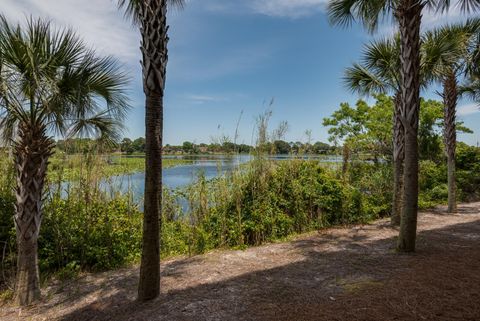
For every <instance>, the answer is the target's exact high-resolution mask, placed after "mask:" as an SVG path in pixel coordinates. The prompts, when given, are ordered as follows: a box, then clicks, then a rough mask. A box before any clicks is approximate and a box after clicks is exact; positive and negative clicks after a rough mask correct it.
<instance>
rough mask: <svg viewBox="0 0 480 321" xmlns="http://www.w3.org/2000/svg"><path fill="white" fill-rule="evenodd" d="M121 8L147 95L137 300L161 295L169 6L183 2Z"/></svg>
mask: <svg viewBox="0 0 480 321" xmlns="http://www.w3.org/2000/svg"><path fill="white" fill-rule="evenodd" d="M118 5H119V7H120V8H124V9H125V10H126V15H127V16H130V17H132V19H133V21H134V23H135V24H136V25H138V26H139V27H140V33H141V36H142V42H141V48H140V49H141V52H142V66H143V91H144V93H145V98H146V101H145V110H146V112H145V140H146V144H145V150H146V155H145V165H146V166H145V169H146V170H145V196H144V216H143V240H142V245H143V246H142V261H141V265H140V282H139V285H138V299H139V300H140V301H146V300H151V299H154V298H156V297H157V296H158V295H159V294H160V231H161V211H162V141H163V95H164V91H165V77H166V72H167V61H168V48H167V44H168V35H167V31H168V26H167V5H173V6H176V7H182V6H183V5H184V1H183V0H118Z"/></svg>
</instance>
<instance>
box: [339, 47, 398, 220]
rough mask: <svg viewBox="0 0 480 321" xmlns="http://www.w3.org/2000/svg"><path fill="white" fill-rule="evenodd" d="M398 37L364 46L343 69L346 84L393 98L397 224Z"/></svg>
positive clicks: (394, 213)
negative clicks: (358, 56)
mask: <svg viewBox="0 0 480 321" xmlns="http://www.w3.org/2000/svg"><path fill="white" fill-rule="evenodd" d="M399 56H400V41H399V38H398V37H395V38H393V39H384V40H379V41H374V42H372V43H370V44H368V45H367V46H366V47H365V50H364V52H363V56H362V63H361V64H358V63H355V64H354V65H353V66H352V67H349V68H347V69H346V71H345V76H344V82H345V84H346V86H347V87H348V88H349V89H350V90H352V91H354V92H357V93H359V94H361V95H372V94H375V93H390V94H392V95H393V100H394V113H393V114H394V119H393V168H394V175H393V176H394V179H393V202H392V217H391V224H392V225H394V226H398V225H400V217H401V211H402V199H403V157H404V143H405V142H404V130H403V125H402V120H401V117H400V112H401V97H400V96H401V83H400V74H399V69H400V58H399Z"/></svg>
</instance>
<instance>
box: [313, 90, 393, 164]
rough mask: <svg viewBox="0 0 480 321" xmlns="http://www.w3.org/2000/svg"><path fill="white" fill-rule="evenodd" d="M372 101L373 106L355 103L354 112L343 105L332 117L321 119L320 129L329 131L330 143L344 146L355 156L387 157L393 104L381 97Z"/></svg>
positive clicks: (385, 97)
mask: <svg viewBox="0 0 480 321" xmlns="http://www.w3.org/2000/svg"><path fill="white" fill-rule="evenodd" d="M375 98H376V103H375V105H373V106H369V105H368V104H367V103H366V102H365V101H363V100H358V101H357V103H356V105H355V108H352V107H350V105H349V104H347V103H342V104H340V108H339V109H338V110H337V111H335V112H334V113H333V114H332V116H331V117H328V118H324V119H323V126H327V127H330V128H329V130H328V133H329V134H330V137H329V141H331V142H333V143H335V145H337V144H339V143H343V144H345V145H347V146H348V147H349V149H352V150H354V151H355V152H363V153H369V154H372V155H374V156H375V157H390V155H391V153H392V146H391V145H392V143H391V141H392V129H391V128H392V126H393V125H392V119H393V101H392V99H391V98H390V97H388V96H386V95H383V94H382V95H376V96H375Z"/></svg>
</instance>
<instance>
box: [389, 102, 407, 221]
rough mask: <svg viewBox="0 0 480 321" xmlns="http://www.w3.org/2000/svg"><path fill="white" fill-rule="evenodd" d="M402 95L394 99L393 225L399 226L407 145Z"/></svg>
mask: <svg viewBox="0 0 480 321" xmlns="http://www.w3.org/2000/svg"><path fill="white" fill-rule="evenodd" d="M401 103H402V98H401V93H397V94H396V95H395V97H394V105H395V106H394V108H395V110H394V113H393V117H394V119H393V204H392V217H391V224H392V225H393V226H399V225H400V221H401V216H402V208H403V159H404V145H405V130H404V128H403V124H402V117H401V106H402V105H401Z"/></svg>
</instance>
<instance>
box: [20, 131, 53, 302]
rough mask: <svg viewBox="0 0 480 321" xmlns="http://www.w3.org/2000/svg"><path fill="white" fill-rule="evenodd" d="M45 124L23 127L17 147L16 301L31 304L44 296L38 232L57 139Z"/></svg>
mask: <svg viewBox="0 0 480 321" xmlns="http://www.w3.org/2000/svg"><path fill="white" fill-rule="evenodd" d="M45 134H46V131H45V127H44V126H35V125H26V126H25V125H23V126H20V127H19V132H18V141H17V143H16V144H15V147H14V153H15V169H16V175H17V187H16V190H15V192H16V199H17V200H16V207H15V219H14V220H15V228H16V233H17V248H18V258H17V276H16V283H15V302H16V303H17V304H19V305H28V304H31V303H33V302H35V301H36V300H38V299H39V298H40V284H39V280H40V278H39V271H38V252H37V250H38V247H37V241H38V235H39V232H40V224H41V221H42V195H43V194H42V193H43V186H44V183H45V177H46V173H47V166H48V159H49V157H50V156H51V155H52V149H53V142H52V140H51V139H49V138H48V137H47V136H46V135H45Z"/></svg>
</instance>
